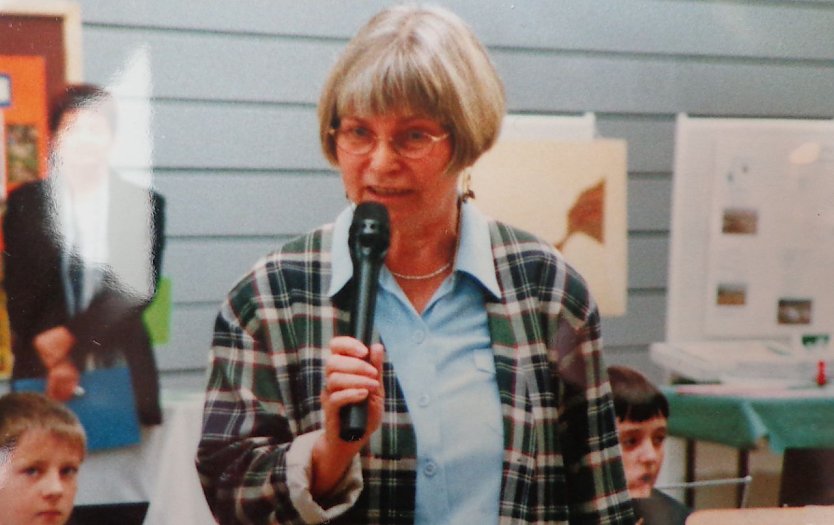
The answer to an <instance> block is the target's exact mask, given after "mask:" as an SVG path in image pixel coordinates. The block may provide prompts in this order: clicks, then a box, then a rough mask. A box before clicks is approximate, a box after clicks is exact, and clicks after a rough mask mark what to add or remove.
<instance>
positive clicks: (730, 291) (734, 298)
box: [715, 283, 747, 306]
mask: <svg viewBox="0 0 834 525" xmlns="http://www.w3.org/2000/svg"><path fill="white" fill-rule="evenodd" d="M715 304H717V305H719V306H744V305H745V304H747V285H746V284H742V283H719V285H718V291H717V293H716V294H715Z"/></svg>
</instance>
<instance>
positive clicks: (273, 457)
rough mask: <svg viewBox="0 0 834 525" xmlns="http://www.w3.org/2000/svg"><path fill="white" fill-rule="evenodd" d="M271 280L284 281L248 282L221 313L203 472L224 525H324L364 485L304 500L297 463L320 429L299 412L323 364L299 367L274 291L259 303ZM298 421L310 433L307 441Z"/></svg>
mask: <svg viewBox="0 0 834 525" xmlns="http://www.w3.org/2000/svg"><path fill="white" fill-rule="evenodd" d="M264 280H265V281H271V282H272V283H275V282H276V280H279V279H278V278H277V277H275V276H274V275H272V276H270V278H266V279H263V280H261V279H256V278H247V279H244V281H242V283H241V284H240V285H239V286H238V287H237V288H236V289H235V290H234V291H233V292H232V293H231V294H230V296H229V299H228V300H227V301H226V302H225V303H224V304H223V305H222V306H221V310H220V313H219V314H218V317H217V321H216V324H215V328H214V339H213V343H212V349H211V363H210V374H209V380H208V381H209V382H208V386H207V390H206V401H205V408H204V414H203V429H202V436H201V439H200V443H199V447H198V451H197V470H198V473H199V476H200V481H201V483H202V486H203V491H204V493H205V495H206V499H207V501H208V503H209V507H210V508H211V510H212V513H213V514H214V516H215V518H216V519H217V520H218V521H219V522H220V523H224V524H237V523H240V524H250V523H252V524H254V523H258V524H260V523H288V524H295V523H308V522H309V523H317V522H322V521H326V520H328V519H332V518H334V517H336V516H337V515H339V514H341V513H343V512H345V511H346V510H347V509H348V508H349V507H350V506H351V505H352V504H353V502H355V500H356V498H357V497H358V492H359V491H361V479H360V480H359V482H358V483H359V486H357V483H356V481H353V482H350V480H349V481H348V482H347V483H345V484H343V485H342V486H340V487H339V490H337V491H336V493H335V494H333V495H332V497H330V498H327V499H326V501H322V502H313V501H312V498H310V497H309V491H307V493H306V496H307V497H306V498H298V497H297V496H298V494H299V492H303V491H304V490H305V488H306V487H307V485H306V484H305V483H304V480H300V481H301V483H299V476H304V475H306V474H305V469H306V470H307V471H309V467H308V464H309V463H305V462H304V458H303V455H304V452H302V454H301V456H302V457H301V460H300V461H299V458H298V455H296V456H293V453H294V452H295V451H296V449H302V450H303V449H304V448H305V447H306V446H307V445H309V443H310V442H311V441H312V439H313V438H315V434H316V429H317V427H319V426H320V425H319V424H317V423H316V422H315V421H316V420H317V419H319V420H320V414H318V413H316V412H314V413H307V415H305V416H302V415H301V414H300V412H301V408H299V405H300V404H301V401H300V400H299V399H298V398H299V397H301V396H303V395H305V394H303V393H302V392H305V391H306V389H305V388H303V387H301V386H300V385H299V382H300V381H301V379H299V378H300V377H301V376H303V375H306V374H315V373H320V372H321V370H320V366H321V365H320V363H305V364H304V365H303V370H302V369H300V368H299V366H298V363H297V361H298V359H296V357H295V352H294V350H293V343H292V341H294V339H295V338H294V335H293V329H292V326H291V324H290V320H289V318H286V319H285V318H284V316H283V315H282V313H281V312H282V311H283V309H282V308H280V307H278V306H277V305H275V304H266V302H265V298H266V297H267V296H269V297H274V295H272V293H270V294H264V295H261V296H259V295H258V294H257V292H256V291H255V290H256V288H257V285H256V281H260V282H263V281H264ZM267 286H268V285H267ZM264 312H268V313H264ZM267 318H268V319H267ZM301 419H305V425H306V430H308V432H306V433H303V434H302V433H301V430H300V428H301V425H302V422H301ZM296 443H298V444H299V446H298V447H294V444H296ZM309 450H311V448H309V447H308V451H309ZM307 454H308V455H309V452H307ZM296 467H297V468H296ZM357 471H358V473H357ZM350 472H351V473H352V474H353V479H354V480H355V478H356V475H357V474H358V475H359V476H360V477H361V465H360V464H359V460H358V458H357V459H356V460H355V461H354V466H353V468H352V469H351V471H350ZM299 486H301V487H302V489H298V487H299ZM300 500H303V501H304V502H306V503H307V505H306V506H300V507H299V508H300V509H301V511H302V512H299V509H298V508H296V505H295V504H294V502H298V501H300ZM311 508H312V510H311Z"/></svg>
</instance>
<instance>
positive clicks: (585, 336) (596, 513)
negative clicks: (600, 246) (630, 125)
mask: <svg viewBox="0 0 834 525" xmlns="http://www.w3.org/2000/svg"><path fill="white" fill-rule="evenodd" d="M560 273H561V272H560ZM546 304H549V305H550V307H549V309H550V310H551V311H550V312H549V313H548V314H547V315H546V316H545V318H546V319H548V321H547V323H548V326H547V330H546V332H547V333H548V339H549V340H548V347H549V348H550V349H551V351H552V352H555V353H556V355H555V356H554V361H553V362H555V363H556V367H557V370H556V371H555V373H556V374H557V375H558V381H559V384H560V385H561V388H560V392H559V414H560V415H559V425H558V428H559V440H560V442H561V444H562V453H563V456H564V461H565V472H566V475H567V478H568V479H567V490H568V498H569V508H570V523H571V524H592V523H593V524H633V523H635V518H634V516H633V512H632V508H631V500H630V498H629V495H628V488H627V484H626V479H625V473H624V470H623V466H622V460H621V457H620V447H619V441H618V438H617V428H616V420H615V415H614V405H613V398H612V396H611V388H610V385H609V384H608V380H607V373H606V371H605V365H604V364H603V360H602V339H601V328H600V318H599V312H598V310H597V307H596V304H595V303H594V301H593V299H592V298H591V296H590V294H589V292H588V289H587V286H586V285H585V283H584V281H583V280H582V278H581V277H579V275H578V274H577V273H575V271H574V270H572V269H571V268H570V267H567V269H566V271H565V274H564V287H563V289H562V291H561V293H560V294H558V296H554V297H550V298H549V300H548V301H546ZM554 304H558V305H559V306H558V308H557V307H554V306H553V305H554ZM556 312H558V313H556Z"/></svg>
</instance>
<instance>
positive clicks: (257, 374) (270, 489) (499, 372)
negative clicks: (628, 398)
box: [197, 222, 634, 525]
mask: <svg viewBox="0 0 834 525" xmlns="http://www.w3.org/2000/svg"><path fill="white" fill-rule="evenodd" d="M490 228H491V239H492V250H493V259H494V261H495V269H496V276H497V278H498V283H499V286H500V288H501V299H500V300H498V301H492V300H490V301H489V302H487V304H486V310H487V315H488V320H489V321H488V322H489V330H490V335H491V337H492V348H493V352H494V358H495V363H496V381H497V384H498V389H499V392H500V398H501V404H502V412H503V422H504V465H503V480H502V488H501V499H500V507H499V512H500V523H501V525H509V524H518V523H537V524H567V523H570V524H574V525H576V524H602V523H605V524H623V525H625V524H631V523H634V517H633V514H632V510H631V504H630V500H629V498H628V492H627V489H626V482H625V474H624V473H623V469H622V463H621V461H620V451H619V445H618V441H617V430H616V426H615V420H614V408H613V402H612V398H611V390H610V388H609V385H608V383H607V381H606V379H605V376H604V370H605V367H604V366H603V364H602V362H601V359H602V355H601V350H602V347H601V339H600V324H599V315H598V312H597V309H596V306H595V305H594V303H593V301H592V300H591V298H590V295H589V294H588V290H587V287H586V286H585V284H584V282H583V281H582V279H581V278H580V277H579V276H578V274H576V273H575V272H574V271H573V269H571V268H570V267H569V266H568V265H567V264H566V263H565V261H564V259H562V258H561V256H559V255H558V254H557V253H556V252H555V251H554V250H553V249H552V248H551V247H550V246H548V245H547V244H545V243H543V242H541V241H538V240H537V239H535V238H533V237H532V236H530V235H528V234H525V233H523V232H520V231H518V230H516V229H513V228H511V227H508V226H506V225H503V224H501V223H498V222H491V226H490ZM331 243H332V227H325V228H323V229H319V230H316V231H315V232H312V233H310V234H308V235H305V236H302V237H300V238H298V239H295V240H293V241H290V242H288V243H286V244H285V245H284V246H283V247H281V249H280V250H279V251H278V252H275V253H273V254H270V255H268V256H267V257H265V258H264V259H262V260H261V261H260V262H259V263H258V264H256V265H255V267H254V269H253V270H252V271H251V272H250V273H249V274H248V275H246V276H245V277H244V278H243V279H242V280H241V281H240V282H239V283H238V285H237V286H236V287H235V289H233V290H232V291H231V292H230V294H229V296H228V299H227V301H226V302H225V303H224V304H223V305H222V306H221V309H220V313H219V315H218V317H217V321H216V323H215V332H214V342H213V347H212V354H211V373H210V378H209V384H208V389H207V392H206V405H205V413H204V417H203V432H202V439H201V442H200V446H199V449H198V455H197V467H198V472H199V473H200V479H201V482H202V484H203V489H204V491H205V494H206V496H207V500H208V502H209V505H210V507H211V508H212V511H213V512H214V515H215V517H216V518H217V519H218V521H220V522H221V523H228V524H232V523H299V524H300V523H304V520H303V518H302V517H301V516H300V515H299V514H298V512H297V511H296V509H295V508H294V506H293V503H292V501H291V500H290V498H289V493H290V490H289V487H288V485H287V477H286V473H287V464H286V453H287V450H288V449H289V447H290V446H291V444H292V443H293V440H294V439H295V438H296V437H297V436H299V435H301V434H306V433H309V432H313V431H315V430H317V429H320V428H321V427H322V424H323V422H322V416H323V413H322V408H321V403H320V397H319V396H320V393H321V389H322V386H323V378H324V360H325V355H326V349H327V345H328V342H329V341H330V339H331V338H332V337H333V336H335V335H338V334H348V333H350V332H349V319H350V300H349V295H350V294H349V288H350V285H348V286H346V287H345V288H343V289H342V291H341V292H340V293H339V294H337V296H336V297H334V298H333V299H331V298H330V297H329V296H328V295H327V290H328V287H329V285H330V278H331V262H330V261H331V257H330V252H331ZM383 382H384V384H385V396H386V399H385V413H384V414H383V417H382V421H383V422H382V426H381V428H380V429H379V430H378V431H377V432H376V433H375V434H374V437H373V438H371V443H370V445H369V446H368V447H366V449H365V450H363V452H362V454H361V464H362V478H363V481H364V489H363V490H362V492H361V494H360V495H359V496H358V500H356V501H355V503H354V504H353V505H352V507H351V508H350V509H349V510H347V511H346V512H345V513H344V514H343V515H341V516H338V517H336V518H333V519H332V520H331V523H334V524H335V523H345V524H348V523H350V524H354V523H365V524H408V523H413V520H414V497H415V487H416V472H415V468H416V466H415V456H416V446H415V443H416V438H415V434H414V429H413V427H412V423H411V418H410V416H409V412H408V407H407V406H406V402H405V397H404V395H403V393H402V391H401V389H400V388H399V383H398V381H397V376H396V372H395V370H394V369H393V366H392V365H391V363H390V362H388V361H387V360H386V362H385V364H384V369H383ZM347 501H350V498H347V497H344V498H342V497H340V495H336V494H334V495H332V499H331V500H330V501H329V503H331V504H336V503H341V502H347Z"/></svg>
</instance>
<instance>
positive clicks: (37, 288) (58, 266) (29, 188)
mask: <svg viewBox="0 0 834 525" xmlns="http://www.w3.org/2000/svg"><path fill="white" fill-rule="evenodd" d="M54 184H55V182H54V181H53V180H52V179H51V178H50V179H46V180H42V181H38V182H33V183H30V184H26V185H24V186H22V187H20V188H18V189H16V190H15V191H13V192H12V193H11V195H10V196H9V200H8V207H7V211H6V215H5V217H4V220H3V235H4V239H5V251H4V254H3V259H4V265H5V287H6V293H7V296H8V310H9V321H10V324H11V329H12V351H13V353H14V368H13V370H12V378H13V379H18V378H30V377H43V376H45V375H46V369H45V367H44V365H43V363H42V362H41V360H40V357H39V356H38V353H37V351H36V350H35V348H34V347H33V345H32V341H33V338H34V337H35V336H36V335H38V334H40V333H41V332H43V331H45V330H47V329H49V328H53V327H56V326H61V325H63V326H66V327H67V328H68V329H69V330H70V332H72V334H73V335H74V336H75V338H76V341H77V343H76V345H75V347H74V348H73V349H72V351H71V359H72V360H73V362H74V363H75V365H76V366H77V367H78V369H79V370H84V369H85V363H86V362H87V360H88V356H90V355H91V354H92V355H93V356H95V357H96V359H97V360H98V361H103V362H108V361H112V360H113V359H118V358H119V357H120V356H123V357H124V360H125V361H126V362H127V365H128V367H129V368H130V371H131V377H132V379H133V388H134V393H135V396H136V404H137V410H138V413H139V419H140V421H141V422H142V423H144V424H156V423H159V422H160V421H161V418H162V416H161V410H160V405H159V378H158V372H157V368H156V362H155V359H154V354H153V348H152V346H151V342H150V339H149V336H148V334H147V331H146V329H145V327H144V324H143V321H142V313H143V311H144V309H145V307H146V306H147V305H148V304H149V303H150V302H151V300H152V299H153V296H154V293H155V292H156V285H157V281H158V278H159V274H160V268H161V263H162V249H163V243H164V234H163V232H164V200H163V198H162V196H161V195H159V194H157V193H155V192H153V191H149V190H147V189H145V188H141V187H139V186H136V185H134V184H131V183H128V182H126V181H124V180H122V179H121V178H119V177H117V176H112V175H111V177H110V183H109V184H110V188H109V209H108V213H107V217H108V219H107V220H108V239H107V242H108V250H109V261H108V263H107V265H106V266H105V267H104V268H102V271H103V280H102V282H101V285H100V287H99V288H98V290H97V291H96V293H95V295H94V296H93V298H92V300H91V302H90V304H89V305H88V306H87V307H86V309H84V310H83V311H81V312H78V313H76V314H75V315H71V314H70V313H69V311H68V307H67V294H66V292H65V284H64V283H65V277H64V275H63V272H62V260H63V258H64V257H65V256H66V254H65V253H64V252H65V248H64V243H63V241H62V234H61V232H60V226H59V224H58V222H59V219H58V217H57V212H56V209H57V207H56V205H55V201H54V198H53V191H52V188H53V185H54Z"/></svg>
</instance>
